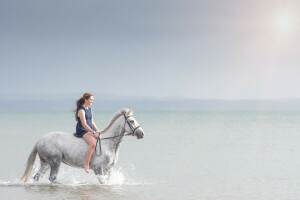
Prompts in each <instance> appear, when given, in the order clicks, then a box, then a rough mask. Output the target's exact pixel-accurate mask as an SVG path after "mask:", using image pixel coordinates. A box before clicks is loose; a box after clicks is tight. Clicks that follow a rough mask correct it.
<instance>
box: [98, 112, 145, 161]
mask: <svg viewBox="0 0 300 200" xmlns="http://www.w3.org/2000/svg"><path fill="white" fill-rule="evenodd" d="M123 116H124V118H125V123H124V128H123V131H124V132H125V126H126V122H127V124H128V126H129V127H130V129H131V130H132V133H128V134H126V135H124V136H129V135H132V136H135V135H136V134H135V131H136V130H137V129H138V128H140V127H141V126H137V127H135V128H134V127H133V126H132V125H131V124H130V123H129V121H128V119H129V118H130V117H132V115H128V116H126V115H125V113H124V114H123ZM121 136H123V134H120V135H116V136H112V137H106V138H100V134H99V136H98V137H97V140H96V147H95V154H96V156H101V154H102V149H101V140H107V139H112V138H117V137H121ZM98 143H99V149H100V154H99V155H98V154H97V144H98Z"/></svg>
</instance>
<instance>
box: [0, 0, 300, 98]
mask: <svg viewBox="0 0 300 200" xmlns="http://www.w3.org/2000/svg"><path fill="white" fill-rule="evenodd" d="M299 10H300V1H296V0H294V1H289V0H281V1H276V0H264V1H262V0H243V1H241V0H236V1H233V0H206V1H199V0H197V1H196V0H195V1H190V0H184V1H178V0H164V1H156V0H152V1H141V0H139V1H138V0H126V1H123V0H122V1H102V0H89V1H86V0H48V1H46V0H45V1H41V0H35V1H33V0H27V1H24V0H17V1H15V0H1V1H0V24H1V27H0V44H1V45H0V56H1V58H0V68H1V79H0V90H1V96H5V95H16V94H40V93H43V94H52V93H59V94H68V93H80V94H81V93H83V92H86V91H91V92H94V93H99V94H114V95H125V96H132V97H134V98H135V97H139V98H143V97H174V96H179V97H187V98H200V99H210V98H216V99H272V98H300V91H299V86H300V66H299V64H300V37H299V35H300V27H299V25H300V21H299V19H300V16H299V15H300V14H299Z"/></svg>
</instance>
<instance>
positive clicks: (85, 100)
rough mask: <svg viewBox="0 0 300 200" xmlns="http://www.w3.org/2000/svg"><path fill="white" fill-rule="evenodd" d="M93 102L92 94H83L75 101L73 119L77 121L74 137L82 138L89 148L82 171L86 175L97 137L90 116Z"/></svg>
mask: <svg viewBox="0 0 300 200" xmlns="http://www.w3.org/2000/svg"><path fill="white" fill-rule="evenodd" d="M93 100H94V97H93V94H92V93H85V94H84V95H83V96H82V97H81V98H80V99H78V100H77V108H76V110H75V112H76V114H75V118H76V120H77V125H76V133H74V135H75V136H76V137H83V139H84V140H85V141H86V142H87V143H88V145H89V148H88V150H87V152H86V158H85V164H84V169H85V171H86V172H87V173H89V172H90V167H89V165H90V159H91V157H92V154H93V152H94V149H95V146H96V138H97V137H98V136H99V135H98V133H97V132H98V128H97V126H96V124H95V123H94V120H93V116H92V109H91V108H90V106H91V105H92V103H93Z"/></svg>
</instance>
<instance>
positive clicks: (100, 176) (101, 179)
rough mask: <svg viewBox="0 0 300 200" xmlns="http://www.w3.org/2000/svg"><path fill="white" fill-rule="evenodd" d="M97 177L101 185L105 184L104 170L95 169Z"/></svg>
mask: <svg viewBox="0 0 300 200" xmlns="http://www.w3.org/2000/svg"><path fill="white" fill-rule="evenodd" d="M94 172H95V175H96V177H97V179H98V181H99V183H100V184H104V183H105V182H106V179H105V174H104V173H103V169H102V168H101V167H100V166H99V167H95V168H94Z"/></svg>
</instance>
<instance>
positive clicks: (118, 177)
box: [0, 159, 143, 186]
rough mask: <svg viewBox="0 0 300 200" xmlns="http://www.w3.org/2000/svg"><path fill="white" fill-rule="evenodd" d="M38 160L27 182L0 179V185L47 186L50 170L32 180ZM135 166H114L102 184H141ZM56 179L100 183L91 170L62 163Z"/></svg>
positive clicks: (64, 183)
mask: <svg viewBox="0 0 300 200" xmlns="http://www.w3.org/2000/svg"><path fill="white" fill-rule="evenodd" d="M39 166H40V162H39V160H38V159H37V161H36V162H35V164H34V165H33V169H32V172H31V176H30V178H29V180H28V182H27V183H24V182H21V181H20V179H18V178H16V179H15V180H11V181H6V180H0V186H35V185H38V186H43V185H46V186H49V185H52V183H51V182H50V181H49V180H48V178H49V174H50V170H48V171H47V172H46V173H45V174H44V176H42V177H40V180H39V181H38V182H36V181H34V180H33V176H34V175H35V174H36V173H37V172H38V170H39ZM134 170H135V167H134V166H133V165H132V164H125V165H123V166H119V167H114V168H113V169H112V171H111V175H110V177H109V178H108V177H105V183H104V185H142V184H143V183H142V182H141V181H137V178H136V175H135V172H134ZM57 180H58V182H60V183H61V184H59V185H60V186H83V185H87V186H89V185H100V184H99V181H98V179H97V177H96V176H95V174H94V173H93V170H91V173H89V174H88V173H86V172H85V171H84V169H81V168H73V167H70V166H67V165H65V164H62V165H61V166H60V169H59V172H58V175H57Z"/></svg>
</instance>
